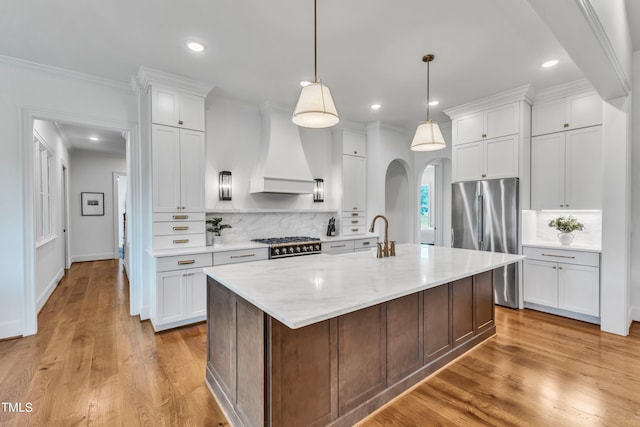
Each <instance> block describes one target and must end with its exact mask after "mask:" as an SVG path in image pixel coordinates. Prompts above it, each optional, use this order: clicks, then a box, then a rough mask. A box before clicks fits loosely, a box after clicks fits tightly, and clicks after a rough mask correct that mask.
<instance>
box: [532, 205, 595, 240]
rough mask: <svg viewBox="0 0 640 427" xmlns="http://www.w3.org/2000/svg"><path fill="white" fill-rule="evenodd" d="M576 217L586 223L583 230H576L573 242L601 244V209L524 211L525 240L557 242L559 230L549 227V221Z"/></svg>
mask: <svg viewBox="0 0 640 427" xmlns="http://www.w3.org/2000/svg"><path fill="white" fill-rule="evenodd" d="M569 215H571V216H572V217H574V218H576V219H577V220H578V221H580V222H581V223H582V224H584V230H583V231H575V232H574V233H573V235H574V236H575V238H574V240H573V242H574V243H579V244H584V245H600V244H601V242H602V212H601V211H523V212H522V241H523V242H532V241H537V242H557V241H558V237H557V236H558V230H556V229H555V228H552V227H549V221H551V220H552V219H554V218H557V217H559V216H564V217H566V216H569Z"/></svg>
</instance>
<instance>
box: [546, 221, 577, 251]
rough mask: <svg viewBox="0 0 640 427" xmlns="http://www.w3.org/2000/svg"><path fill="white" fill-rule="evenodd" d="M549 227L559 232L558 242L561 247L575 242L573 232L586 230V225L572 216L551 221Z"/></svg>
mask: <svg viewBox="0 0 640 427" xmlns="http://www.w3.org/2000/svg"><path fill="white" fill-rule="evenodd" d="M549 227H553V228H555V229H556V230H558V231H559V232H560V233H558V240H559V241H560V244H561V245H565V246H566V245H570V244H571V242H572V241H573V238H574V236H573V232H574V231H582V230H584V225H583V224H582V223H581V222H579V221H578V220H577V219H576V218H574V217H572V216H571V215H569V216H567V217H564V216H559V217H558V218H555V219H552V220H551V221H549Z"/></svg>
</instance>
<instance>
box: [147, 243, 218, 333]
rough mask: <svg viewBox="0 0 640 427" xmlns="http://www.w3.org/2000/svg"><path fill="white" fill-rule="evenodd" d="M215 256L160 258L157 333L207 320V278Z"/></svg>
mask: <svg viewBox="0 0 640 427" xmlns="http://www.w3.org/2000/svg"><path fill="white" fill-rule="evenodd" d="M211 265H212V256H211V253H204V254H202V253H201V254H191V255H183V256H168V257H158V258H156V271H157V274H156V276H157V277H156V288H155V313H153V314H152V317H151V323H152V324H153V329H154V330H155V331H162V330H165V329H169V328H175V327H177V326H182V325H188V324H190V323H194V322H200V321H203V320H205V318H206V307H207V303H206V287H207V277H206V275H205V274H204V273H203V271H202V268H204V267H210V266H211Z"/></svg>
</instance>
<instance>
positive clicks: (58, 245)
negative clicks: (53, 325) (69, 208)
mask: <svg viewBox="0 0 640 427" xmlns="http://www.w3.org/2000/svg"><path fill="white" fill-rule="evenodd" d="M33 128H34V130H35V131H37V132H38V134H39V135H40V136H41V137H42V139H43V140H44V142H45V143H46V144H47V145H48V146H49V147H50V148H51V149H53V151H54V154H53V156H52V158H51V163H50V167H51V169H50V177H51V182H50V187H51V206H52V212H51V217H52V224H53V227H52V233H53V235H54V238H53V239H52V240H49V241H47V242H46V243H44V244H43V245H41V246H39V247H37V248H36V251H35V275H34V279H35V297H36V305H37V311H38V312H39V311H40V310H41V309H42V307H43V306H44V305H45V303H46V302H47V300H48V299H49V296H51V294H52V293H53V291H54V290H55V288H56V286H57V285H58V282H59V281H60V279H61V278H62V276H63V275H64V261H65V260H64V249H65V248H64V233H63V231H62V229H63V212H64V205H63V192H62V165H63V164H65V165H67V167H68V165H69V153H68V152H67V148H66V147H65V145H64V143H63V141H62V138H61V137H60V134H59V132H58V129H57V128H56V126H55V125H54V124H53V123H52V122H48V121H42V120H35V121H34V123H33Z"/></svg>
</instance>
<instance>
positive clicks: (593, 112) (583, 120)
mask: <svg viewBox="0 0 640 427" xmlns="http://www.w3.org/2000/svg"><path fill="white" fill-rule="evenodd" d="M567 123H568V125H569V126H568V128H569V129H578V128H583V127H587V126H595V125H600V124H602V100H601V99H600V96H599V95H598V94H597V93H596V92H588V93H581V94H579V95H574V96H570V97H568V98H567Z"/></svg>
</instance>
